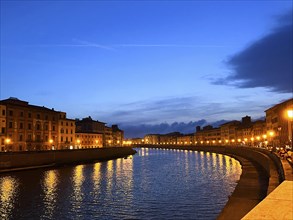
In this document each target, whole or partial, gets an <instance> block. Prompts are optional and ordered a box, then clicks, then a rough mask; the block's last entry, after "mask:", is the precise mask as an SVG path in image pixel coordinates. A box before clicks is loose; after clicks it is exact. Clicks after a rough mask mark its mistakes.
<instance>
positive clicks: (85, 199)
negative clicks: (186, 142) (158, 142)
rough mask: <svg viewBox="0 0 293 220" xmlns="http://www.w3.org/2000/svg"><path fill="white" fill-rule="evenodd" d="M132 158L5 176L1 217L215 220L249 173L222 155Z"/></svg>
mask: <svg viewBox="0 0 293 220" xmlns="http://www.w3.org/2000/svg"><path fill="white" fill-rule="evenodd" d="M137 151H138V153H137V154H136V155H134V156H133V157H132V158H128V159H117V160H112V161H107V162H99V163H95V164H86V165H77V166H65V167H59V168H52V169H38V170H30V171H22V172H14V173H7V174H2V175H0V219H3V220H6V219H61V220H63V219H215V218H216V217H217V215H218V214H219V213H220V211H221V209H222V208H223V207H224V206H225V204H226V202H227V200H228V196H229V195H230V194H231V193H232V192H233V190H234V188H235V186H236V182H237V180H239V177H240V174H241V166H240V164H239V163H238V161H236V160H234V159H232V158H230V157H228V156H223V155H220V154H214V153H203V152H193V151H183V150H182V151H179V150H162V149H147V148H142V149H137Z"/></svg>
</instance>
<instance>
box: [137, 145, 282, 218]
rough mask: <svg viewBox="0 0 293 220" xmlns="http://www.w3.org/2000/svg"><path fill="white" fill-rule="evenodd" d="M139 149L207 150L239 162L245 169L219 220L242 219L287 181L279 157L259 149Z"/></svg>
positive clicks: (202, 147)
mask: <svg viewBox="0 0 293 220" xmlns="http://www.w3.org/2000/svg"><path fill="white" fill-rule="evenodd" d="M140 147H149V148H170V149H182V150H194V151H204V152H212V153H219V154H224V155H228V156H231V157H234V158H235V159H237V160H238V161H239V162H240V164H241V166H242V174H241V176H240V179H239V181H238V184H237V186H236V187H235V190H234V192H233V193H232V195H231V196H229V199H228V202H227V204H226V206H225V207H224V209H223V210H222V212H221V213H220V215H219V216H218V219H241V218H242V217H244V216H245V214H246V213H248V212H249V211H250V210H251V209H253V208H254V207H255V206H256V205H257V204H258V203H259V202H260V201H262V200H263V199H264V198H265V197H266V196H267V195H268V194H269V193H270V192H272V191H273V190H274V189H275V188H276V187H277V186H278V185H279V184H280V183H281V182H283V180H284V179H285V176H284V170H283V167H282V163H281V161H280V159H279V157H277V156H276V155H275V154H274V153H271V152H269V151H267V150H263V149H259V148H250V147H225V146H177V145H163V146H162V145H141V146H140Z"/></svg>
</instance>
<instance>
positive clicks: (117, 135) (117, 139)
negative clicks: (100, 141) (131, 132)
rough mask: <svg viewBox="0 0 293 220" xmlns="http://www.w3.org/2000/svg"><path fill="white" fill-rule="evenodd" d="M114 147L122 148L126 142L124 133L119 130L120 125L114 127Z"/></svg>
mask: <svg viewBox="0 0 293 220" xmlns="http://www.w3.org/2000/svg"><path fill="white" fill-rule="evenodd" d="M112 136H113V145H114V146H117V147H119V146H122V144H123V140H124V131H122V130H121V129H119V128H118V125H112Z"/></svg>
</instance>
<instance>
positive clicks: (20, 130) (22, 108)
mask: <svg viewBox="0 0 293 220" xmlns="http://www.w3.org/2000/svg"><path fill="white" fill-rule="evenodd" d="M0 105H1V148H0V150H1V151H27V150H49V149H52V147H54V146H55V147H56V148H58V149H62V148H63V147H65V145H63V143H62V141H61V137H62V135H61V132H60V131H61V128H62V126H61V119H60V117H59V116H60V115H63V118H62V120H64V121H67V120H68V121H70V120H69V119H66V113H63V112H58V111H55V110H54V109H49V108H46V107H44V106H36V105H30V104H29V103H28V102H26V101H22V100H19V99H17V98H9V99H6V100H1V101H0ZM4 113H5V115H4ZM72 132H73V133H72V135H71V136H72V137H74V133H75V125H74V123H73V126H72ZM68 138H69V139H68V145H70V144H72V143H73V142H74V140H73V139H72V140H71V138H70V137H68ZM3 139H4V144H3ZM64 140H66V137H65V139H64Z"/></svg>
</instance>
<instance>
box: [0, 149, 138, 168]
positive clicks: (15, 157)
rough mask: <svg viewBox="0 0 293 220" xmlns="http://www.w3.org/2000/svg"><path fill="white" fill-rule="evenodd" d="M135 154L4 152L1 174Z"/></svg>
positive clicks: (124, 151) (112, 151) (0, 157)
mask: <svg viewBox="0 0 293 220" xmlns="http://www.w3.org/2000/svg"><path fill="white" fill-rule="evenodd" d="M135 153H136V151H135V150H133V149H132V148H131V147H111V148H94V149H78V150H51V151H26V152H4V153H0V173H1V172H9V171H17V170H24V169H32V168H37V167H48V166H59V165H64V164H78V163H89V162H94V161H104V160H110V159H116V158H122V157H127V156H128V155H133V154H135Z"/></svg>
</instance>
